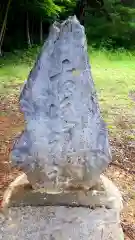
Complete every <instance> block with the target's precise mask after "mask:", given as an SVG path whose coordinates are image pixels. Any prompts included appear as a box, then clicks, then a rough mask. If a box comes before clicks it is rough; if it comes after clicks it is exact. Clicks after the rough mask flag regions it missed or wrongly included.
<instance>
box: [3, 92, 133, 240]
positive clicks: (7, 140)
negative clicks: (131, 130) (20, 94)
mask: <svg viewBox="0 0 135 240" xmlns="http://www.w3.org/2000/svg"><path fill="white" fill-rule="evenodd" d="M16 99H17V98H16V96H15V97H14V96H12V97H11V99H10V101H9V100H8V102H7V101H6V100H5V99H4V100H3V101H2V102H1V105H0V113H2V115H0V199H2V195H3V192H4V190H5V189H6V187H7V186H8V184H9V183H10V182H11V181H12V180H13V179H15V177H16V176H17V175H19V174H20V173H19V171H17V170H16V169H11V167H10V164H9V153H10V151H11V147H12V144H13V140H14V138H15V137H16V136H17V135H18V134H19V133H20V132H21V131H22V129H23V126H24V122H23V117H22V115H21V114H20V113H19V109H18V105H17V100H16ZM110 143H111V145H112V149H113V160H114V161H113V164H111V165H110V166H109V168H108V169H107V171H106V175H107V176H108V177H109V178H110V179H112V180H113V181H114V182H115V183H116V185H117V186H118V187H119V189H120V190H121V192H122V195H123V199H124V211H123V213H122V226H123V229H124V230H125V231H126V235H127V237H126V238H125V239H127V240H128V239H130V240H133V239H135V235H134V234H135V148H134V147H130V146H128V145H127V143H123V142H122V143H120V142H117V140H116V139H112V141H110Z"/></svg>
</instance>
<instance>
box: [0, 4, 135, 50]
mask: <svg viewBox="0 0 135 240" xmlns="http://www.w3.org/2000/svg"><path fill="white" fill-rule="evenodd" d="M78 1H80V0H11V4H10V8H9V11H8V16H7V22H6V24H5V29H4V31H3V37H2V40H3V45H2V49H3V51H12V50H13V49H17V48H24V47H27V46H30V45H31V46H32V45H33V44H39V43H40V42H41V41H40V36H41V35H43V38H44V39H45V38H46V36H47V34H48V30H49V27H50V24H51V23H52V22H53V21H55V20H59V19H60V20H61V19H62V20H63V19H65V18H67V17H68V16H69V15H73V14H75V13H76V4H77V2H78ZM82 2H83V3H85V11H84V12H85V16H84V23H85V27H86V33H87V38H88V42H89V43H90V44H91V45H92V46H95V47H99V46H100V47H106V48H118V47H119V48H121V47H124V48H132V49H133V48H134V46H135V42H134V38H135V0H92V1H89V0H87V1H86V0H82ZM7 4H8V0H1V1H0V29H2V25H3V21H4V17H5V12H6V8H7ZM80 14H81V13H80ZM26 19H27V20H26ZM26 21H27V22H26ZM41 31H42V33H41ZM29 42H30V43H31V44H30V45H29V44H28V43H29Z"/></svg>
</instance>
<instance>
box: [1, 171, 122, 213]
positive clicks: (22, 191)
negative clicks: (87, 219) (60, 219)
mask: <svg viewBox="0 0 135 240" xmlns="http://www.w3.org/2000/svg"><path fill="white" fill-rule="evenodd" d="M29 205H30V206H47V205H51V206H57V205H59V206H72V207H73V206H83V207H89V208H96V207H106V208H110V209H117V210H118V212H120V211H121V209H122V207H123V205H122V197H121V194H120V192H119V190H118V189H117V187H116V186H115V185H114V184H113V183H112V181H110V180H109V179H108V178H107V177H105V176H103V175H101V176H100V181H99V182H98V183H97V185H96V186H94V187H93V188H92V189H91V190H89V191H87V192H84V191H79V190H76V191H69V192H62V193H55V194H49V193H46V192H45V191H44V192H41V191H40V190H39V191H38V190H32V188H31V186H30V184H29V182H28V180H27V176H26V174H22V175H21V176H19V177H18V178H16V179H15V181H13V182H12V183H11V184H10V186H9V187H8V188H7V190H6V192H5V194H4V197H3V208H5V209H6V207H11V206H14V207H16V206H29Z"/></svg>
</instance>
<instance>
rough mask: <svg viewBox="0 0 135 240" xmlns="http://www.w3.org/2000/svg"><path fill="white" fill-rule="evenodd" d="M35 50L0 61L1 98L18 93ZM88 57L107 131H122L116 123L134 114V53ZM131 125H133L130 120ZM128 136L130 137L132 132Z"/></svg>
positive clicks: (95, 52)
mask: <svg viewBox="0 0 135 240" xmlns="http://www.w3.org/2000/svg"><path fill="white" fill-rule="evenodd" d="M38 51H39V47H37V48H33V49H31V50H26V51H22V52H21V51H16V52H14V54H6V56H5V57H4V58H2V59H0V95H1V96H6V95H7V94H10V93H11V94H17V93H18V91H19V89H20V88H19V87H20V86H21V85H22V84H23V82H24V80H25V79H27V76H28V73H29V70H30V69H31V67H32V65H33V62H34V60H35V58H36V55H37V53H38ZM89 56H90V63H91V68H92V75H93V78H94V81H95V84H96V89H97V93H98V98H99V101H100V106H101V111H102V114H103V117H104V119H105V120H106V122H107V124H108V128H109V129H110V132H111V133H112V134H113V133H114V134H115V133H116V131H117V132H118V129H119V130H120V128H121V126H119V123H118V121H123V119H124V121H126V122H127V120H126V119H127V118H128V121H130V120H131V118H132V116H133V112H134V111H135V103H134V101H133V100H132V99H131V96H130V95H131V94H130V93H131V91H132V97H133V95H135V94H134V93H133V92H134V91H135V54H133V53H131V52H128V51H125V50H123V51H122V50H121V51H117V52H107V51H105V50H92V49H89ZM134 98H135V97H134ZM131 113H132V114H131ZM116 119H117V124H116ZM130 123H131V124H132V125H134V121H133V119H132V121H130ZM116 125H117V128H116ZM120 125H121V124H120ZM132 128H133V126H132ZM129 136H130V137H131V138H132V137H133V136H132V133H131V132H130V133H129Z"/></svg>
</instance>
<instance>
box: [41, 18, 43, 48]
mask: <svg viewBox="0 0 135 240" xmlns="http://www.w3.org/2000/svg"><path fill="white" fill-rule="evenodd" d="M40 43H41V44H42V43H43V21H42V18H41V19H40Z"/></svg>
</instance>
